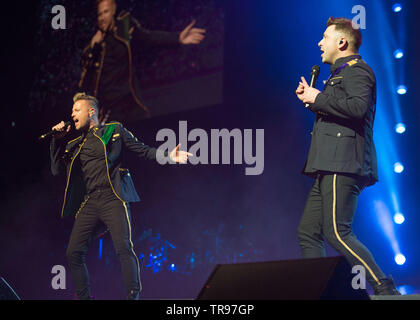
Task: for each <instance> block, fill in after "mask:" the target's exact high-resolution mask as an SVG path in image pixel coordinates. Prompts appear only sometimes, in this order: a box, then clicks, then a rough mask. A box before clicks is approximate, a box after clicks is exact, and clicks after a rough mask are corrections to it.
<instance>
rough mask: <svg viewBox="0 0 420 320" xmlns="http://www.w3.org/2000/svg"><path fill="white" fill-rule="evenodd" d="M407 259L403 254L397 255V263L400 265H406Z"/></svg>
mask: <svg viewBox="0 0 420 320" xmlns="http://www.w3.org/2000/svg"><path fill="white" fill-rule="evenodd" d="M405 260H406V259H405V257H404V255H403V254H402V253H398V254H397V255H395V262H396V263H397V264H398V265H399V266H402V265H403V264H404V263H405Z"/></svg>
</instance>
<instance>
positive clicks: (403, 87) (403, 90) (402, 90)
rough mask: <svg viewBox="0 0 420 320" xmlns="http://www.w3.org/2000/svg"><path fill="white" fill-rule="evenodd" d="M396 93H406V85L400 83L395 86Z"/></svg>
mask: <svg viewBox="0 0 420 320" xmlns="http://www.w3.org/2000/svg"><path fill="white" fill-rule="evenodd" d="M397 93H398V94H406V93H407V87H406V86H405V85H400V86H398V87H397Z"/></svg>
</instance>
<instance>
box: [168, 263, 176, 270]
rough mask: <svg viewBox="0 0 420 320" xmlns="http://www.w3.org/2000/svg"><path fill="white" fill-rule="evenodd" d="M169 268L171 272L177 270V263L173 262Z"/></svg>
mask: <svg viewBox="0 0 420 320" xmlns="http://www.w3.org/2000/svg"><path fill="white" fill-rule="evenodd" d="M169 270H170V271H171V272H174V271H176V267H175V264H173V263H172V264H171V265H170V266H169Z"/></svg>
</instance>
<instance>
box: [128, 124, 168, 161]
mask: <svg viewBox="0 0 420 320" xmlns="http://www.w3.org/2000/svg"><path fill="white" fill-rule="evenodd" d="M120 131H121V132H120V134H121V138H122V140H123V143H124V146H125V147H126V148H127V149H128V150H129V151H130V152H133V153H135V154H136V155H137V156H138V157H139V158H143V159H148V160H156V159H157V158H159V157H165V156H166V155H167V153H166V152H163V151H161V150H158V149H156V148H152V147H149V146H148V145H146V144H144V143H143V142H141V141H139V140H138V139H137V138H136V137H135V136H134V135H133V134H132V133H131V132H130V131H129V130H127V129H126V128H124V127H123V125H120Z"/></svg>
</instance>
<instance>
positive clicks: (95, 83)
mask: <svg viewBox="0 0 420 320" xmlns="http://www.w3.org/2000/svg"><path fill="white" fill-rule="evenodd" d="M111 34H112V35H113V36H114V38H115V39H116V40H118V41H120V42H121V43H123V44H124V46H125V47H126V48H127V53H128V54H127V59H128V61H121V63H128V66H129V68H128V70H129V72H128V74H127V75H126V76H127V79H128V82H129V86H130V92H131V94H132V96H133V98H134V100H135V101H136V103H137V104H138V105H139V106H140V107H141V108H143V109H144V110H145V111H146V112H148V109H147V107H146V106H145V105H144V104H143V103H142V102H141V100H140V92H139V85H138V80H137V77H136V76H135V72H134V70H133V58H132V44H133V42H134V43H138V44H144V43H149V44H155V45H168V46H169V45H172V46H173V45H177V44H179V33H176V32H165V31H150V30H147V29H145V28H143V27H142V26H141V25H140V23H139V22H138V21H137V20H136V19H135V18H133V17H132V16H131V14H130V13H129V12H127V11H123V12H121V13H120V14H119V15H118V16H117V17H116V19H115V26H114V28H113V30H112V31H111ZM105 54H106V47H105V42H104V41H103V42H101V43H100V44H98V43H95V45H94V47H93V48H91V46H90V43H89V44H88V45H87V46H86V47H85V48H84V49H83V51H82V73H81V76H80V81H79V84H78V86H79V89H81V90H83V91H87V92H89V94H91V95H93V96H95V97H98V90H99V86H100V80H101V72H102V69H103V64H104V58H105Z"/></svg>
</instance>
